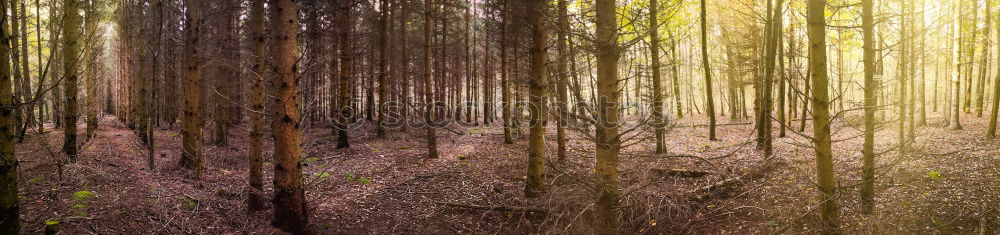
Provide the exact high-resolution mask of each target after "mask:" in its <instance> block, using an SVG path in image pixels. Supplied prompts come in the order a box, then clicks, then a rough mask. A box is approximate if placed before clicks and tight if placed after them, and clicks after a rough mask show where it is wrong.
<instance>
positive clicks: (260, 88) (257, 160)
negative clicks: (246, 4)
mask: <svg viewBox="0 0 1000 235" xmlns="http://www.w3.org/2000/svg"><path fill="white" fill-rule="evenodd" d="M264 1H265V0H253V2H252V3H251V5H250V31H251V32H250V33H251V41H250V47H251V49H252V50H253V51H252V55H251V59H252V60H251V61H252V63H253V65H252V67H251V76H252V77H251V86H250V108H252V109H253V110H252V111H250V112H248V113H249V114H250V146H249V147H250V151H249V155H248V156H247V160H248V162H249V163H250V166H249V167H248V172H247V173H248V177H247V179H248V181H249V182H248V184H249V185H250V190H249V194H248V197H247V210H248V212H250V213H252V212H256V211H260V210H262V209H264V199H263V196H262V194H263V192H264V182H263V181H264V175H263V173H262V168H263V163H264V112H265V111H264V79H265V78H266V77H268V74H267V71H266V70H265V69H264V66H265V63H266V61H267V60H266V57H265V49H264V45H265V42H264V35H265V33H264Z"/></svg>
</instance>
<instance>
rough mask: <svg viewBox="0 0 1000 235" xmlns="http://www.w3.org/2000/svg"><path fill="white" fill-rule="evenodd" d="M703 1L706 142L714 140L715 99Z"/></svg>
mask: <svg viewBox="0 0 1000 235" xmlns="http://www.w3.org/2000/svg"><path fill="white" fill-rule="evenodd" d="M705 1H707V0H701V62H702V68H704V69H705V99H706V101H705V113H707V114H708V140H716V138H715V99H714V98H713V97H712V67H711V66H709V60H708V16H707V15H708V14H707V13H706V9H705V8H706V6H705V5H706V4H705Z"/></svg>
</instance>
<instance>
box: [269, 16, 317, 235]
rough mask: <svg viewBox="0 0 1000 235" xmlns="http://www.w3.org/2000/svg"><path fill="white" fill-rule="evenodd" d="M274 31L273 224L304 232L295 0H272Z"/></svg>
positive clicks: (304, 199) (272, 82) (304, 214)
mask: <svg viewBox="0 0 1000 235" xmlns="http://www.w3.org/2000/svg"><path fill="white" fill-rule="evenodd" d="M269 5H270V10H271V22H273V24H271V27H274V28H273V29H272V30H271V34H272V35H273V36H274V38H273V42H274V46H273V47H272V49H273V50H274V51H273V52H272V54H271V55H273V56H274V65H273V66H274V69H273V71H274V72H275V75H276V76H275V77H274V79H273V80H272V81H271V86H272V88H271V89H273V91H274V114H275V115H274V118H272V120H271V131H272V132H273V133H274V162H275V164H274V199H273V201H272V203H273V204H274V220H273V221H272V222H271V223H272V225H274V226H275V227H278V228H279V229H281V230H283V231H285V232H290V233H296V234H299V233H304V232H306V231H307V229H306V226H308V225H309V212H308V210H307V207H306V198H305V185H304V183H303V181H302V162H301V161H300V159H301V158H302V146H301V145H302V129H301V127H300V125H299V124H300V123H299V122H300V121H301V119H300V118H301V115H300V113H299V98H298V95H297V93H298V90H299V76H297V74H296V71H298V68H297V67H298V65H296V60H297V57H298V56H297V52H298V43H299V40H298V31H299V30H298V13H299V11H298V6H297V5H296V4H295V1H294V0H271V4H269Z"/></svg>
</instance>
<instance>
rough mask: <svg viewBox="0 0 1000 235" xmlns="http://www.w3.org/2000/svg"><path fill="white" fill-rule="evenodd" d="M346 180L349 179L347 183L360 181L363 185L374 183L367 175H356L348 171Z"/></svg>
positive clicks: (345, 176)
mask: <svg viewBox="0 0 1000 235" xmlns="http://www.w3.org/2000/svg"><path fill="white" fill-rule="evenodd" d="M344 181H347V183H358V184H363V185H369V184H371V183H372V179H370V178H366V177H357V176H355V175H354V173H348V174H347V175H344Z"/></svg>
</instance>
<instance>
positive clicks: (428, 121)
mask: <svg viewBox="0 0 1000 235" xmlns="http://www.w3.org/2000/svg"><path fill="white" fill-rule="evenodd" d="M432 9H433V6H431V0H424V102H425V103H426V104H425V107H424V130H425V131H426V134H427V158H438V151H437V133H435V132H436V130H434V127H435V125H436V123H435V119H434V114H435V107H436V106H437V105H435V103H434V89H433V84H434V76H433V74H432V70H431V62H432V59H433V58H432V57H431V31H433V26H434V24H433V21H432V20H431V19H432V17H433V14H434V12H433V10H432Z"/></svg>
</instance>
